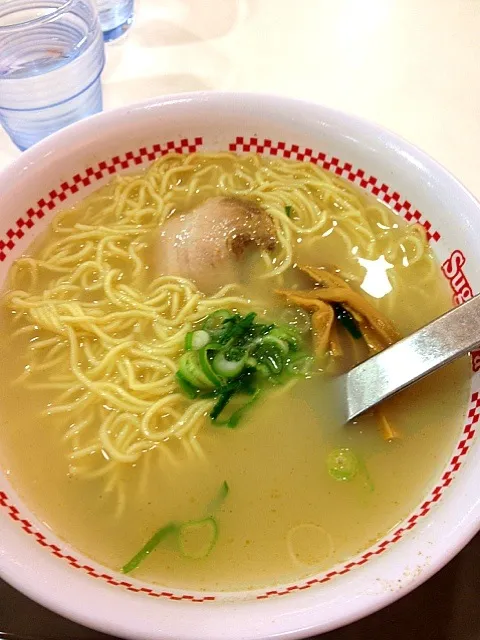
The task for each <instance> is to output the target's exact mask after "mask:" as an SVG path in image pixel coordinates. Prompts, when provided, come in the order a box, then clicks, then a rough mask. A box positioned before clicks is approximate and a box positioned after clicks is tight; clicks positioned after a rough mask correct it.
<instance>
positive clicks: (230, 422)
mask: <svg viewBox="0 0 480 640" xmlns="http://www.w3.org/2000/svg"><path fill="white" fill-rule="evenodd" d="M259 396H260V389H257V390H256V391H255V393H254V394H253V397H252V398H250V400H248V401H247V402H245V404H244V405H242V406H241V407H239V408H238V409H237V410H236V411H234V412H233V413H232V415H231V416H230V417H229V418H228V419H227V420H222V421H221V422H220V421H217V424H218V425H220V426H225V427H228V428H229V429H235V428H236V427H237V426H238V423H239V422H240V420H241V419H242V418H243V416H244V415H245V413H246V412H247V411H248V409H250V407H251V406H252V404H254V403H255V402H256V401H257V400H258V398H259Z"/></svg>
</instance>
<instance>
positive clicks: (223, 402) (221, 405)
mask: <svg viewBox="0 0 480 640" xmlns="http://www.w3.org/2000/svg"><path fill="white" fill-rule="evenodd" d="M236 391H237V389H235V388H232V389H228V390H227V391H224V392H223V393H221V394H220V395H219V397H218V400H217V402H216V403H215V405H214V406H213V409H212V410H211V411H210V418H211V419H212V420H213V422H215V420H216V419H217V418H218V416H219V415H220V414H221V413H222V411H223V410H224V409H225V407H226V406H227V404H228V403H229V402H230V399H231V398H232V396H233V395H234V394H235V393H236Z"/></svg>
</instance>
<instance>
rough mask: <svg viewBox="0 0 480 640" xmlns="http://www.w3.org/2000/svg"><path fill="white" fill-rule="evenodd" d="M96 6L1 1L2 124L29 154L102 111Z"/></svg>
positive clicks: (71, 0)
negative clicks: (34, 146) (45, 140)
mask: <svg viewBox="0 0 480 640" xmlns="http://www.w3.org/2000/svg"><path fill="white" fill-rule="evenodd" d="M93 2H94V0H1V2H0V121H1V123H2V124H3V126H4V127H5V129H6V131H7V133H8V134H9V136H10V137H11V139H12V140H13V142H14V143H15V144H16V145H17V146H18V147H19V148H20V149H21V150H24V149H26V148H27V147H29V146H30V145H32V144H34V143H35V142H37V141H38V140H41V139H42V138H44V137H46V136H47V135H49V134H51V133H53V132H54V131H57V130H58V129H61V128H62V127H65V126H67V125H69V124H72V123H73V122H76V121H77V120H79V119H81V118H84V117H86V116H89V115H91V114H93V113H97V112H98V111H101V110H102V88H101V82H100V75H101V72H102V70H103V67H104V64H105V52H104V43H103V38H102V30H101V27H100V23H99V20H98V15H97V10H96V7H95V6H94V3H93Z"/></svg>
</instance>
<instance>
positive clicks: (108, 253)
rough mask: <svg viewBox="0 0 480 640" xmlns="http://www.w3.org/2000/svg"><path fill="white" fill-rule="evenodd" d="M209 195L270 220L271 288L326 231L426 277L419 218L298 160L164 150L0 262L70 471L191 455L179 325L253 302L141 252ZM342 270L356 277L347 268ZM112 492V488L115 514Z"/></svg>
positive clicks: (113, 476) (193, 413) (195, 428)
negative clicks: (180, 381) (228, 198)
mask: <svg viewBox="0 0 480 640" xmlns="http://www.w3.org/2000/svg"><path fill="white" fill-rule="evenodd" d="M221 194H228V195H236V196H248V197H249V198H253V199H255V200H257V201H258V203H260V204H261V205H262V206H263V207H264V208H265V209H266V210H267V211H268V213H269V214H270V215H271V217H272V218H273V220H274V224H275V229H276V235H277V238H278V243H277V248H276V250H275V251H274V252H273V254H269V253H267V252H265V253H264V254H263V255H262V259H263V268H262V273H261V277H262V278H274V279H275V280H276V283H275V284H281V283H282V281H283V277H284V274H285V272H286V271H287V270H288V269H289V268H290V267H292V266H294V264H295V259H296V258H295V254H296V247H297V246H299V244H300V243H301V242H304V243H309V244H310V245H311V246H312V247H313V248H314V247H315V246H316V243H317V242H320V240H321V239H322V238H325V237H327V236H328V235H329V234H330V233H331V232H332V231H335V234H336V237H337V238H341V240H342V242H343V246H344V252H345V253H348V254H349V255H352V254H353V255H354V256H363V257H365V258H367V259H371V260H374V259H376V258H378V257H379V256H380V255H384V256H385V257H386V259H387V260H388V261H389V262H391V263H392V265H395V266H396V267H397V266H398V268H395V269H391V270H390V271H389V273H388V276H389V278H390V280H391V284H392V287H395V288H396V289H399V288H401V287H402V286H403V285H405V286H407V281H406V280H405V283H402V277H401V275H402V265H403V266H408V265H412V264H414V263H418V264H419V265H420V266H421V273H423V274H424V281H426V280H427V279H430V278H432V279H433V278H435V276H436V272H435V263H434V261H433V259H432V256H431V253H430V251H429V250H428V247H427V243H426V239H425V234H424V230H423V229H422V228H421V227H419V226H406V225H401V226H398V225H397V224H396V223H395V224H392V219H393V216H392V214H391V213H390V212H389V211H388V210H387V209H386V208H385V207H383V206H382V205H378V206H376V205H372V204H371V202H373V199H371V200H368V201H367V203H365V201H364V199H362V197H361V195H360V194H359V192H358V190H357V188H356V187H352V186H350V185H349V184H347V183H346V182H344V181H343V180H340V179H338V178H337V177H335V176H332V175H331V174H329V173H328V172H326V171H323V170H321V169H320V168H318V167H316V166H314V165H312V164H307V163H299V162H293V161H287V160H279V159H273V160H269V159H265V158H262V157H260V156H257V155H249V156H242V157H239V156H236V155H235V154H232V153H216V154H192V155H187V156H181V155H176V154H171V155H166V156H164V157H163V158H161V159H160V160H158V161H157V162H155V163H154V164H152V165H151V166H150V167H149V168H148V169H147V170H146V171H145V172H144V173H142V174H140V175H135V176H130V175H129V176H120V177H117V178H116V179H115V180H114V181H113V182H112V183H110V185H108V186H106V187H104V188H102V189H100V190H99V191H98V192H97V193H94V194H93V195H92V196H90V197H88V198H87V199H86V200H84V201H83V202H82V203H81V204H80V205H78V206H77V207H75V208H74V209H72V210H69V211H66V212H63V213H60V214H58V215H57V216H56V217H55V218H54V219H53V221H52V224H51V227H52V229H51V233H50V235H49V237H48V239H47V241H45V242H44V243H43V245H41V247H40V249H39V250H38V251H37V252H36V253H35V256H32V257H24V258H21V259H19V260H17V261H16V262H15V264H14V265H13V266H12V268H11V273H10V286H11V291H10V292H9V293H8V294H7V296H6V305H7V309H9V310H10V311H11V312H12V314H13V317H14V325H15V330H14V333H13V337H14V338H16V339H18V340H23V341H24V343H25V345H26V346H27V348H26V349H23V350H22V349H20V352H22V351H23V352H24V359H25V369H24V372H23V373H22V375H21V376H20V378H19V379H18V380H17V381H16V382H15V384H21V385H24V386H25V387H26V388H29V389H35V390H41V391H44V392H48V394H49V399H50V402H49V404H48V406H47V407H46V409H45V412H46V414H48V415H49V416H51V417H52V419H55V421H56V423H57V424H58V425H59V426H60V428H61V430H62V433H63V438H64V440H65V441H66V442H67V443H68V444H69V446H70V463H71V464H70V471H71V473H72V474H79V475H84V476H86V477H99V476H104V477H105V481H106V490H107V491H113V490H114V489H115V488H117V489H118V487H119V486H120V479H121V474H122V468H124V467H125V466H126V465H127V466H131V465H136V464H139V462H140V461H142V465H141V467H140V472H141V473H140V485H143V486H144V485H145V483H146V482H147V481H148V477H147V476H148V473H149V470H150V469H151V467H152V465H153V464H156V462H155V461H156V460H157V459H158V460H159V461H160V463H161V464H179V456H178V455H177V454H178V452H179V451H183V453H184V454H185V455H186V456H187V457H189V456H200V457H201V456H202V449H201V445H200V442H199V439H198V435H199V433H200V431H201V429H202V428H204V427H205V426H206V425H207V423H208V412H209V410H210V409H211V407H212V403H213V401H212V400H210V399H207V400H190V399H187V398H186V397H185V396H184V395H183V394H182V393H181V392H180V391H179V389H178V387H177V384H176V382H175V377H174V375H175V372H176V370H177V361H178V357H179V355H180V354H181V353H182V350H183V344H184V338H185V334H186V333H187V332H188V331H190V330H191V329H192V327H193V326H194V325H195V323H196V322H198V321H199V320H201V319H202V318H204V317H205V316H206V315H208V314H209V313H211V312H212V311H214V310H215V309H218V308H225V307H227V308H231V309H236V310H239V311H244V310H247V309H251V308H252V306H253V307H255V304H254V303H253V302H252V300H250V299H248V298H247V297H244V296H241V295H238V291H237V292H236V285H235V284H233V283H232V284H227V285H226V286H225V287H223V288H222V289H221V290H220V291H218V292H217V293H216V294H215V295H213V296H211V297H207V296H205V295H204V294H203V293H201V292H200V291H199V290H198V289H197V288H196V286H195V285H194V283H193V282H190V281H188V280H185V279H183V278H180V277H170V276H168V277H167V276H160V277H157V275H156V274H153V273H152V269H151V267H150V260H149V248H151V246H152V239H153V237H154V232H156V231H157V230H158V229H159V227H161V225H162V224H163V223H164V222H165V220H166V219H167V218H168V217H169V216H170V215H175V213H176V211H188V210H189V209H191V208H192V207H194V206H196V205H197V204H198V203H200V202H202V201H205V200H206V199H208V198H209V197H212V196H216V195H221ZM286 207H291V211H292V214H291V216H290V217H289V216H288V215H286ZM320 262H321V260H320ZM345 275H346V276H347V277H348V278H350V279H353V280H356V281H358V274H353V273H345ZM420 284H421V285H422V286H423V285H424V282H421V283H420ZM410 286H411V281H410ZM421 288H422V287H420V289H421ZM387 298H388V296H387ZM390 298H391V296H390ZM25 341H28V342H25ZM152 455H155V459H152ZM157 456H158V458H157ZM124 501H125V495H124V492H122V491H121V490H120V489H118V507H117V508H118V511H119V512H120V511H121V510H122V509H123V507H124V506H125V505H124Z"/></svg>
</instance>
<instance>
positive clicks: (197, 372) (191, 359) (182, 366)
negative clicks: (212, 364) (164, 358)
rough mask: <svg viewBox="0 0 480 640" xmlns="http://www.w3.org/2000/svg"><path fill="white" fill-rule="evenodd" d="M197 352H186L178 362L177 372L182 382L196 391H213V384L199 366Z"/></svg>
mask: <svg viewBox="0 0 480 640" xmlns="http://www.w3.org/2000/svg"><path fill="white" fill-rule="evenodd" d="M198 353H199V352H197V351H186V352H185V353H184V354H183V355H182V356H181V357H180V360H179V361H178V364H179V371H180V374H181V377H182V379H183V380H185V381H186V382H188V383H189V384H191V385H192V386H193V387H195V388H197V389H202V390H203V389H207V390H208V389H213V388H215V386H216V385H215V382H212V380H211V379H210V377H209V376H207V375H206V374H205V372H204V370H203V367H202V366H201V364H200V359H199V356H198Z"/></svg>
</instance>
